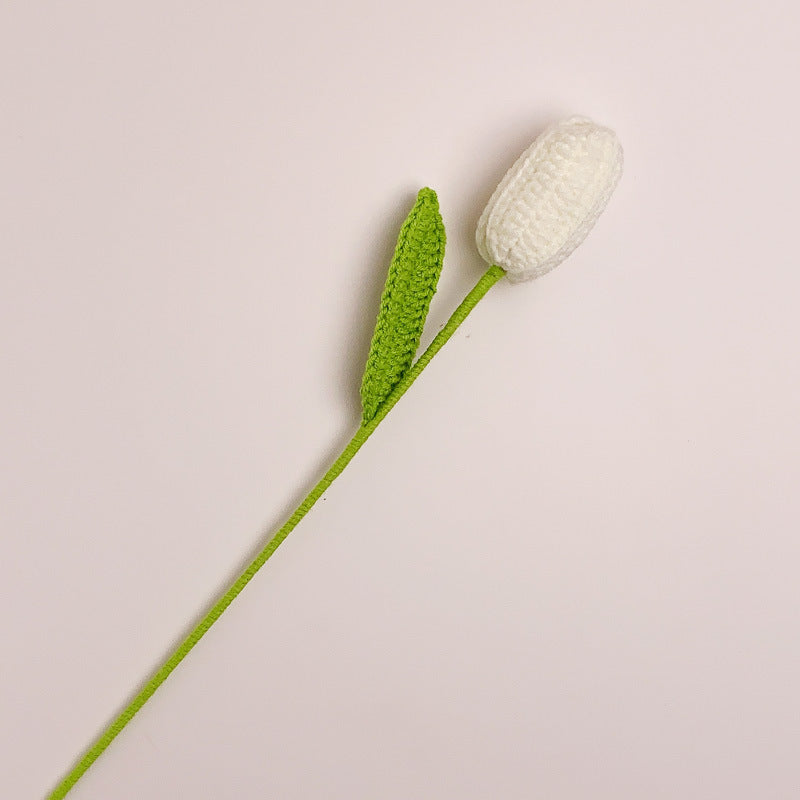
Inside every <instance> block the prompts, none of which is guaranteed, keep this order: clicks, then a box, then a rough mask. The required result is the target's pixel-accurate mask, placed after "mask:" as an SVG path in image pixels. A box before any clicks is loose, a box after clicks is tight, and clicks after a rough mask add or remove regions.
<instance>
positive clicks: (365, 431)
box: [48, 266, 505, 800]
mask: <svg viewBox="0 0 800 800" xmlns="http://www.w3.org/2000/svg"><path fill="white" fill-rule="evenodd" d="M503 275H505V272H504V270H503V269H501V268H500V267H497V266H492V267H489V269H488V270H487V271H486V272H485V273H484V274H483V276H482V277H481V278H480V280H479V281H478V282H477V283H476V284H475V286H474V287H473V288H472V289H471V290H470V292H469V294H468V295H467V296H466V297H465V298H464V300H463V302H462V303H461V305H460V306H459V307H458V308H457V309H456V310H455V311H454V312H453V314H452V316H451V317H450V319H449V320H448V321H447V322H446V323H445V325H444V327H443V328H442V329H441V330H440V331H439V333H438V334H437V335H436V337H435V338H434V340H433V341H432V342H431V344H430V346H429V347H428V349H427V350H426V351H425V352H424V353H423V354H422V355H421V356H420V357H419V358H418V359H417V361H416V362H415V363H414V365H413V366H412V367H411V368H410V369H409V370H408V372H406V374H405V375H404V376H403V377H402V378H401V380H400V381H399V382H398V383H397V385H396V386H395V387H394V389H393V390H392V391H391V393H390V394H389V395H388V396H387V398H386V400H384V402H383V403H382V404H381V405H380V407H379V408H378V410H377V412H376V413H375V415H374V416H373V417H372V419H370V420H369V422H367V423H364V424H362V425H361V427H359V429H358V431H357V432H356V433H355V435H354V436H353V438H352V439H351V440H350V441H349V442H348V443H347V445H346V446H345V448H344V450H342V452H341V454H340V455H339V457H338V458H337V459H336V461H334V462H333V464H332V465H331V467H330V468H329V469H328V471H327V472H326V473H325V474H324V475H323V476H322V478H321V479H320V480H319V482H318V483H317V485H316V486H315V487H314V488H313V489H312V490H311V491H310V492H309V493H308V495H307V496H306V498H305V499H304V500H303V501H302V502H301V503H300V505H299V506H298V507H297V508H296V509H295V511H294V512H293V513H292V515H291V516H290V517H289V519H287V520H286V522H285V523H284V524H283V526H282V527H281V528H280V530H278V531H277V533H275V535H274V536H273V537H272V538H271V539H270V540H269V542H267V544H266V545H265V546H264V549H263V550H261V552H260V553H259V554H258V555H257V556H256V557H255V558H254V559H253V560H252V561H251V562H250V564H249V565H248V566H247V568H246V569H245V570H244V572H242V573H241V575H239V577H238V578H237V579H236V580H235V581H234V582H233V583H232V584H231V586H230V587H229V588H228V590H227V591H226V592H225V594H223V595H222V596H221V597H220V598H219V599H218V600H217V601H216V603H214V605H213V606H212V607H211V609H210V610H209V611H208V613H207V614H206V615H205V616H204V617H203V619H202V620H200V622H199V623H198V624H197V625H196V626H195V628H194V629H193V630H192V632H191V633H190V634H189V635H188V636H187V637H186V638H185V639H184V640H183V641H182V642H181V643H180V644H179V645H178V646H177V647H176V648H175V650H174V651H173V652H172V653H171V654H170V655H169V657H168V658H167V659H166V661H164V663H163V664H162V665H161V666H160V667H159V668H158V670H157V671H156V672H155V673H154V674H153V675H152V677H151V678H150V679H149V680H148V681H147V683H145V684H144V686H143V687H142V688H141V689H140V690H139V693H138V694H137V695H136V696H135V697H134V698H133V699H132V700H131V701H130V703H129V704H128V705H127V706H126V707H125V708H124V709H123V710H122V711H121V712H120V713H119V715H118V716H117V717H116V719H114V721H113V722H111V723H110V724H109V725H108V727H107V728H106V729H105V730H104V731H103V732H102V733H101V734H100V736H99V737H98V738H97V740H96V741H95V742H94V744H92V746H91V747H90V748H89V749H88V750H87V751H86V752H85V753H84V754H83V756H82V757H81V758H80V760H79V761H78V762H77V763H76V764H75V766H74V767H73V768H72V769H71V770H70V771H69V772H68V773H67V775H66V776H65V777H64V778H63V779H62V781H61V783H59V784H58V786H56V788H55V789H54V790H53V791H52V792H51V794H50V795H49V797H48V800H62V798H63V797H65V796H66V794H67V792H69V790H70V789H71V788H72V787H73V786H74V785H75V784H76V783H77V781H78V780H79V778H80V777H81V776H82V775H83V774H84V772H86V770H88V769H89V767H91V765H92V764H93V763H94V762H95V761H96V760H97V759H98V757H99V756H100V755H101V754H102V753H103V751H104V750H105V749H106V748H107V747H108V746H109V745H110V744H111V742H113V741H114V739H115V738H116V737H117V735H118V734H119V733H120V732H121V731H122V729H123V728H124V727H125V726H126V725H127V724H128V723H129V722H130V721H131V720H132V719H133V717H134V716H135V714H136V713H137V712H138V711H139V709H140V708H141V707H142V706H143V705H144V704H145V703H146V702H147V701H148V700H149V699H150V698H151V697H152V696H153V694H155V691H156V689H158V687H159V686H161V684H162V683H164V681H165V680H166V679H167V678H168V677H169V675H170V674H171V672H172V671H173V670H174V669H175V667H177V666H178V664H180V663H181V661H183V659H184V658H186V656H187V655H188V654H189V652H190V651H191V649H192V648H193V647H194V646H195V645H196V644H197V643H198V642H199V641H200V639H202V638H203V636H205V634H206V633H207V632H208V630H209V628H210V627H211V626H212V625H213V624H214V623H215V622H216V621H217V620H218V619H219V618H220V617H221V616H222V613H223V612H224V611H225V609H226V608H227V607H228V606H229V605H230V604H231V603H232V602H233V601H234V600H235V599H236V597H237V596H238V595H239V593H240V592H241V591H242V589H244V587H245V586H247V584H248V583H249V582H250V581H251V579H252V578H253V577H254V576H255V574H256V573H257V572H258V571H259V570H260V569H261V567H263V566H264V564H265V563H266V562H267V561H268V560H269V558H270V557H271V556H272V554H273V553H274V552H275V551H276V550H277V549H278V547H279V546H280V545H281V543H282V542H283V540H284V539H286V537H287V536H288V535H289V534H290V533H291V532H292V530H293V529H294V528H295V526H296V525H297V523H298V522H300V520H301V519H303V517H304V516H305V515H306V514H307V513H308V511H309V510H310V509H311V507H312V506H313V505H314V504H315V503H316V502H317V500H319V498H320V497H321V496H322V495H323V494H324V492H325V491H326V490H327V488H328V487H329V486H330V485H331V484H332V483H333V481H334V480H336V478H337V477H338V476H339V475H340V474H341V473H342V471H343V470H344V468H345V467H346V466H347V465H348V464H349V463H350V461H351V459H352V458H353V456H354V455H355V454H356V453H357V452H358V451H359V449H360V448H361V445H363V444H364V442H366V441H367V439H369V437H370V436H371V435H372V433H373V432H374V431H375V429H376V428H377V427H378V425H379V424H380V423H381V421H382V420H383V419H384V418H385V417H386V415H387V414H388V413H389V412H390V411H391V410H392V408H393V407H394V406H395V404H396V403H397V401H398V400H399V399H400V398H401V397H402V396H403V395H404V394H405V393H406V391H407V390H408V389H409V387H410V386H411V384H412V383H414V381H415V380H416V379H417V378H418V377H419V375H420V374H421V372H422V370H424V369H425V367H427V366H428V364H429V363H430V361H431V359H432V358H433V357H434V356H435V355H436V354H437V353H438V352H439V350H441V349H442V347H443V346H444V344H445V343H446V342H447V340H448V339H450V337H451V336H452V335H453V334H454V333H455V331H456V330H457V329H458V327H459V325H461V323H462V322H463V321H464V320H465V319H466V317H467V315H468V314H469V313H470V311H472V309H473V308H475V306H476V305H477V304H478V302H479V301H480V300H481V298H482V297H483V296H484V295H485V294H486V293H487V292H488V291H489V289H490V288H491V287H492V286H494V284H495V283H497V281H499V280H500V278H502V277H503Z"/></svg>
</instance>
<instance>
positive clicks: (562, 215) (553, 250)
mask: <svg viewBox="0 0 800 800" xmlns="http://www.w3.org/2000/svg"><path fill="white" fill-rule="evenodd" d="M621 174H622V147H621V146H620V143H619V140H618V139H617V136H616V134H615V133H614V131H612V130H609V129H608V128H603V127H601V126H600V125H596V124H595V123H594V122H592V121H591V120H589V119H586V117H572V118H570V119H568V120H565V121H564V122H559V123H558V124H557V125H553V126H552V127H551V128H549V129H548V130H546V131H545V132H544V133H543V134H542V135H541V136H539V137H538V138H537V139H536V140H535V141H534V143H533V144H532V145H531V146H530V147H529V148H528V149H527V150H526V151H525V152H524V153H523V154H522V155H521V156H520V157H519V159H517V162H516V164H514V166H513V167H511V169H510V170H509V171H508V172H507V173H506V174H505V177H504V178H503V180H502V181H500V185H499V186H498V187H497V189H495V191H494V194H493V195H492V197H491V200H489V204H488V205H487V206H486V208H485V210H484V212H483V214H482V215H481V218H480V221H479V222H478V230H477V232H476V234H475V240H476V241H477V243H478V250H480V253H481V255H482V256H483V258H484V259H485V260H486V261H487V262H488V263H489V264H497V265H498V266H500V267H502V268H503V269H504V270H505V271H506V273H507V275H508V278H509V280H511V281H513V282H514V283H517V282H519V281H527V280H531V279H533V278H538V277H540V276H541V275H544V274H545V273H546V272H549V271H550V270H551V269H553V267H556V266H558V265H559V264H560V263H561V262H562V261H563V260H564V259H565V258H566V257H567V256H568V255H569V254H570V253H571V252H572V251H573V250H574V249H575V248H576V247H577V246H578V245H579V244H580V243H581V242H582V241H583V240H584V239H585V238H586V235H587V234H588V233H589V231H590V230H591V229H592V226H593V225H594V223H595V222H596V221H597V218H598V217H599V216H600V214H601V213H602V211H603V209H604V208H605V207H606V203H608V200H609V198H610V197H611V194H612V192H613V191H614V187H615V186H616V185H617V181H618V180H619V177H620V175H621Z"/></svg>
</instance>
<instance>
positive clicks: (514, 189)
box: [49, 117, 622, 800]
mask: <svg viewBox="0 0 800 800" xmlns="http://www.w3.org/2000/svg"><path fill="white" fill-rule="evenodd" d="M621 170H622V149H621V148H620V145H619V142H618V141H617V137H616V136H615V135H614V133H613V132H612V131H610V130H609V129H608V128H603V127H600V126H599V125H595V124H594V123H593V122H590V121H589V120H587V119H584V118H583V117H573V118H572V119H569V120H567V121H566V122H562V123H560V124H558V125H555V126H553V127H552V128H550V129H549V130H547V131H546V132H545V133H543V134H542V135H541V136H540V137H539V138H538V139H537V140H536V141H535V142H534V143H533V144H532V145H531V146H530V147H529V148H528V149H527V150H526V151H525V152H524V153H523V154H522V156H521V157H520V159H519V160H518V161H517V163H516V164H514V166H513V167H512V168H511V169H510V170H509V171H508V173H507V174H506V176H505V177H504V178H503V180H502V182H501V183H500V185H499V186H498V187H497V190H496V191H495V193H494V194H493V195H492V199H491V200H490V201H489V205H488V206H487V207H486V210H485V211H484V212H483V216H482V217H481V220H480V222H479V224H478V232H477V242H478V249H479V250H480V252H481V255H482V256H483V257H484V258H485V259H486V260H487V261H488V262H489V264H490V265H491V266H490V267H489V269H487V270H486V272H485V273H484V274H483V275H482V276H481V278H480V279H479V280H478V282H477V283H476V284H475V286H474V287H473V288H472V290H471V291H470V292H469V293H468V294H467V296H466V297H465V298H464V300H463V301H462V303H461V305H459V307H458V308H457V309H456V310H455V311H454V312H453V314H452V316H451V317H450V319H449V320H448V321H447V322H446V323H445V325H444V327H443V328H442V329H441V330H440V331H439V332H438V333H437V335H436V336H435V337H434V339H433V341H432V342H431V344H430V345H429V347H428V348H427V350H425V352H424V353H423V354H422V355H421V356H419V358H417V360H416V361H414V357H415V355H416V352H417V347H418V346H419V342H420V337H421V334H422V330H423V327H424V325H425V318H426V316H427V314H428V308H429V306H430V301H431V297H432V296H433V293H434V292H435V291H436V285H437V283H438V280H439V274H440V272H441V269H442V262H443V259H444V247H445V232H444V224H443V222H442V218H441V215H440V213H439V202H438V200H437V197H436V194H435V192H433V190H431V189H427V188H425V189H422V190H421V191H420V193H419V195H418V196H417V201H416V203H415V204H414V207H413V208H412V209H411V213H410V214H409V216H408V218H407V219H406V221H405V223H404V224H403V227H402V229H401V231H400V236H399V238H398V241H397V248H396V249H395V253H394V258H393V259H392V263H391V265H390V268H389V276H388V278H387V281H386V286H385V288H384V291H383V295H382V297H381V302H380V308H379V311H378V319H377V323H376V325H375V333H374V335H373V338H372V345H371V347H370V352H369V356H368V358H367V364H366V368H365V370H364V378H363V380H362V384H361V401H362V417H361V424H360V425H359V427H358V429H357V430H356V432H355V433H354V435H353V438H352V439H351V440H350V441H349V442H348V444H347V445H346V446H345V448H344V450H342V452H341V454H340V455H339V456H338V458H337V459H336V460H335V461H334V462H333V464H332V465H331V467H330V468H329V469H328V471H327V472H326V473H325V474H324V475H323V476H322V478H320V480H319V482H318V483H317V485H316V486H315V487H314V488H313V489H312V490H311V491H310V492H309V493H308V495H307V497H306V498H305V499H304V500H303V501H302V502H301V503H300V505H299V506H298V507H297V508H296V509H295V511H294V512H293V513H292V514H291V516H290V517H289V518H288V519H287V520H286V522H285V523H284V524H283V525H282V526H281V528H280V529H279V530H278V531H276V532H275V534H274V535H273V536H272V537H271V538H270V539H269V540H268V541H267V542H266V543H265V544H264V546H263V548H262V550H261V552H259V553H258V555H257V556H256V557H255V558H254V559H253V561H252V562H251V563H250V564H249V565H248V566H247V568H246V569H245V570H244V571H243V572H242V573H241V574H240V575H239V577H238V578H236V580H235V581H234V582H233V583H232V584H231V585H230V586H229V587H228V589H227V590H226V591H225V593H224V594H222V596H221V597H219V599H218V600H217V601H216V602H215V603H214V605H213V606H212V607H211V609H210V610H209V611H208V613H207V614H206V615H205V616H204V617H203V619H201V620H200V622H198V623H197V625H195V627H194V628H193V629H192V631H191V632H190V633H189V635H188V636H187V637H186V638H185V639H184V640H183V641H182V642H181V643H180V644H179V645H178V646H177V647H176V648H175V649H174V650H173V651H172V653H170V655H169V656H168V657H167V659H166V660H165V661H164V663H163V664H162V665H161V666H160V667H159V668H158V669H157V670H156V671H155V672H154V673H153V675H152V676H151V677H150V678H149V679H148V680H147V681H146V682H145V683H144V684H143V686H142V688H141V689H140V690H139V692H138V693H137V694H136V695H135V697H134V698H133V699H132V700H131V701H130V703H128V705H127V706H126V707H125V708H124V709H123V710H122V711H121V712H120V713H119V715H118V716H117V717H116V718H115V719H114V720H113V721H112V722H111V723H110V724H109V725H108V727H107V728H106V729H105V730H104V731H103V732H102V733H101V734H100V736H99V737H98V738H97V739H96V741H95V742H94V743H93V744H92V745H91V747H89V749H88V750H87V751H86V752H85V753H84V754H83V756H81V758H80V759H79V760H78V761H77V763H76V764H75V765H74V766H73V767H72V769H71V770H70V771H69V772H68V773H67V774H66V776H65V777H64V778H63V779H62V780H61V782H60V783H59V784H58V786H56V788H55V789H54V790H53V792H52V793H51V794H50V797H49V800H61V798H63V797H64V796H65V795H66V794H67V793H68V792H69V790H70V789H71V788H72V786H74V784H75V783H76V782H77V781H78V779H79V778H80V777H81V775H83V773H84V772H86V770H87V769H89V767H90V766H91V765H92V764H93V763H94V762H95V761H96V760H97V758H98V757H99V756H100V755H101V754H102V753H103V751H104V750H105V749H106V748H107V747H108V746H109V745H110V744H111V742H112V741H113V740H114V739H115V738H116V736H117V735H118V734H119V733H120V732H121V731H122V730H123V729H124V728H125V726H126V725H127V724H128V723H129V722H130V721H131V719H132V718H133V716H134V715H135V714H136V713H137V712H138V711H139V709H140V708H141V707H142V706H143V705H144V704H145V703H146V702H147V701H148V700H149V699H150V697H152V695H153V694H154V693H155V691H156V690H157V689H158V688H159V686H161V685H162V684H163V683H164V681H165V680H166V679H167V678H168V677H169V676H170V674H171V673H172V671H173V670H174V669H175V668H176V667H177V666H178V665H179V664H180V663H181V661H183V659H184V658H186V656H187V655H188V654H189V653H190V651H191V650H192V648H193V647H194V646H195V645H196V644H197V643H198V642H199V641H200V639H201V638H202V637H203V636H205V634H206V633H207V632H208V631H209V629H210V628H211V626H212V625H213V624H214V623H215V622H216V621H217V620H218V619H219V618H220V616H222V614H223V613H224V611H225V609H227V608H228V606H229V605H230V604H231V603H232V602H233V601H234V600H235V599H236V597H237V596H238V595H239V593H240V592H241V591H242V590H243V589H244V588H245V586H247V584H248V583H249V582H250V581H251V580H252V579H253V577H254V576H255V574H256V573H257V572H258V571H259V570H260V569H261V567H262V566H264V564H265V563H266V562H267V560H268V559H269V558H270V557H271V556H272V554H273V553H274V552H275V551H276V550H277V549H278V547H279V546H280V544H281V543H282V542H283V541H284V540H285V539H286V537H287V536H288V535H289V534H290V533H291V531H292V530H293V529H294V528H295V526H296V525H297V524H298V523H299V522H300V520H301V519H302V518H303V517H304V516H305V515H306V514H307V513H308V512H309V511H310V510H311V508H312V507H313V505H314V504H315V503H316V502H317V500H319V498H320V497H322V495H323V493H324V492H325V491H326V489H328V487H329V486H330V485H331V483H333V481H334V480H335V479H336V478H337V477H338V476H339V475H340V474H341V472H342V470H344V468H345V467H346V466H347V465H348V464H349V463H350V460H351V459H352V458H353V456H355V454H356V453H357V452H358V450H359V449H360V448H361V446H362V445H363V444H364V443H365V442H366V441H367V439H368V438H369V437H370V436H371V435H372V434H373V433H374V431H375V429H376V428H377V427H378V425H380V423H381V421H382V420H384V419H385V418H386V415H387V414H388V413H389V412H390V411H391V410H392V408H394V406H395V404H396V403H397V402H398V400H399V399H400V398H401V397H402V396H403V395H404V394H405V392H406V391H407V390H408V389H409V388H410V386H411V385H412V384H413V383H414V381H415V380H416V379H417V378H418V377H419V375H420V373H421V372H422V370H424V369H425V367H426V366H427V365H428V364H429V363H430V362H431V360H432V359H433V357H434V356H435V355H436V353H438V352H439V350H440V349H441V348H442V347H443V346H444V344H445V343H446V342H447V341H448V339H450V337H451V336H452V335H453V334H454V333H455V331H456V330H457V329H458V326H459V325H460V324H461V323H462V322H463V321H464V319H465V318H466V317H467V315H468V314H469V313H470V311H472V309H473V308H474V307H475V306H476V305H477V304H478V301H479V300H480V299H481V298H482V297H484V295H485V294H486V293H487V292H488V291H489V289H490V288H491V287H492V286H494V284H495V283H497V282H498V281H499V280H500V279H501V278H503V277H504V276H505V275H508V277H509V278H510V279H511V280H512V281H523V280H529V279H530V278H536V277H538V276H539V275H544V273H545V272H548V271H549V270H551V269H552V268H553V267H555V266H556V265H557V264H560V263H561V262H562V261H563V260H564V259H565V258H566V257H567V256H568V255H569V254H570V253H571V252H572V251H573V250H574V249H575V248H576V247H577V246H578V245H579V244H580V243H581V242H582V241H583V239H584V237H585V236H586V234H587V233H588V232H589V230H590V228H591V227H592V225H594V223H595V221H596V219H597V217H598V216H599V215H600V213H601V212H602V210H603V208H605V205H606V203H607V202H608V199H609V197H610V196H611V193H612V191H613V190H614V186H615V185H616V183H617V181H618V180H619V176H620V172H621Z"/></svg>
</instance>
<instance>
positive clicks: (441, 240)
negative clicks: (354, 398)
mask: <svg viewBox="0 0 800 800" xmlns="http://www.w3.org/2000/svg"><path fill="white" fill-rule="evenodd" d="M444 245H445V233H444V223H443V222H442V217H441V214H440V213H439V200H438V198H437V197H436V192H434V191H433V189H428V188H425V189H420V192H419V194H418V195H417V202H416V203H415V204H414V208H412V209H411V213H410V214H409V215H408V217H407V218H406V221H405V222H404V223H403V227H402V228H401V229H400V236H399V237H398V239H397V247H396V248H395V251H394V258H392V263H391V266H390V267H389V276H388V277H387V279H386V286H385V287H384V289H383V295H382V296H381V307H380V312H379V314H378V322H377V324H376V325H375V333H374V334H373V337H372V345H371V347H370V351H369V356H368V358H367V366H366V369H365V370H364V378H363V380H362V382H361V406H362V408H363V421H364V422H369V420H370V419H372V417H374V416H375V412H376V411H377V410H378V408H379V407H380V405H381V403H382V402H383V401H384V400H385V399H386V397H387V395H388V394H389V393H390V392H391V391H392V389H393V388H394V387H395V386H396V385H397V383H398V381H399V380H400V379H401V378H402V377H403V375H404V374H405V373H406V371H407V370H408V368H409V367H410V366H411V362H412V361H413V360H414V355H415V354H416V352H417V348H418V347H419V340H420V336H421V335H422V328H423V326H424V325H425V318H426V317H427V316H428V308H429V307H430V303H431V298H432V297H433V294H434V292H435V291H436V284H437V283H438V282H439V275H440V273H441V271H442V261H443V259H444Z"/></svg>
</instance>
